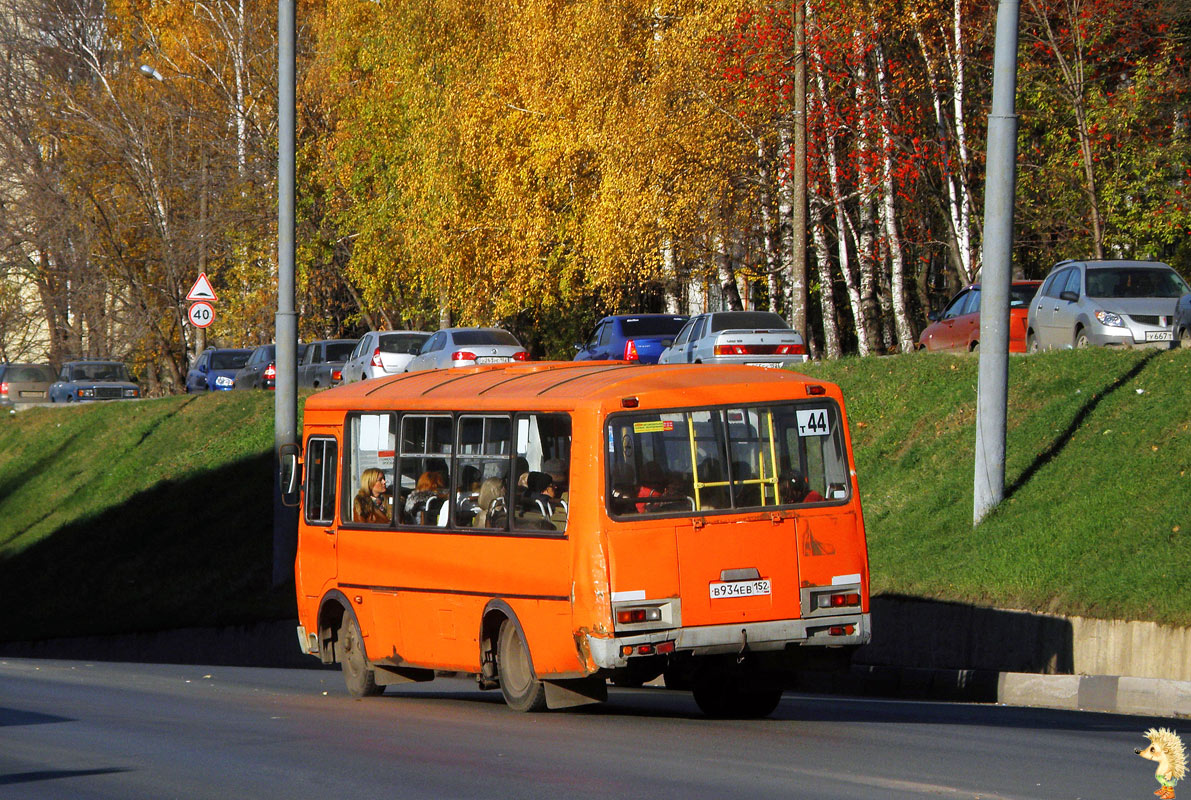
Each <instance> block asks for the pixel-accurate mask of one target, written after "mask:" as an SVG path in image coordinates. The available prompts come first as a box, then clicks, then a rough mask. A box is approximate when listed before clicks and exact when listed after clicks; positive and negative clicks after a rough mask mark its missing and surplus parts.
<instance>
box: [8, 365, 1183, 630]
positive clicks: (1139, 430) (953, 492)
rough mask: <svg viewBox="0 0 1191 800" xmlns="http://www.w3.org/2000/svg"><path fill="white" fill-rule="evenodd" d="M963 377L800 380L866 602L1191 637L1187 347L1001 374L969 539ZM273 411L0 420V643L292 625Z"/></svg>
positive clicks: (157, 410)
mask: <svg viewBox="0 0 1191 800" xmlns="http://www.w3.org/2000/svg"><path fill="white" fill-rule="evenodd" d="M977 367H978V364H977V360H976V359H975V358H971V357H955V356H936V355H929V354H915V355H906V356H898V357H894V358H868V359H848V360H844V361H839V362H832V363H820V364H808V365H806V367H805V368H804V372H806V373H807V374H809V375H812V376H818V377H820V378H822V379H824V380H830V381H834V382H837V383H839V384H840V385H841V386H842V387H843V390H844V396H845V398H846V401H847V406H848V415H849V422H850V425H851V431H852V436H853V441H854V444H855V447H856V462H857V470H858V473H859V483H860V492H861V500H862V502H863V505H864V512H865V522H866V525H867V530H868V541H869V548H870V565H871V573H872V583H873V590H874V592H884V593H896V594H905V595H914V596H920V597H930V598H939V599H948V600H956V601H962V602H972V603H979V604H988V605H994V606H999V607H1007V608H1020V609H1032V610H1041V611H1049V612H1056V613H1068V614H1084V615H1090V616H1099V617H1107V618H1121V619H1147V620H1153V621H1157V622H1163V623H1170V624H1178V625H1188V624H1191V591H1188V589H1187V587H1188V586H1191V548H1189V547H1188V545H1189V544H1191V542H1189V540H1188V529H1189V527H1191V522H1189V521H1188V519H1187V516H1188V509H1191V395H1189V394H1188V391H1187V389H1188V387H1189V386H1191V351H1189V350H1183V351H1176V352H1159V351H1148V352H1111V351H1105V350H1088V351H1080V352H1062V353H1047V354H1042V355H1037V356H1030V357H1014V358H1012V359H1010V386H1009V432H1008V441H1007V464H1006V500H1005V502H1004V503H1003V504H1002V505H1001V506H1000V507H999V508H998V509H997V510H996V511H995V512H994V513H992V514H991V515H990V516H989V517H988V518H987V519H986V520H985V521H984V522H983V523H981V525H980V526H978V527H973V525H972V522H971V519H972V484H973V450H974V446H975V430H974V424H975V405H976V377H977ZM272 413H273V398H272V395H271V394H266V393H263V392H262V393H255V392H232V393H227V394H222V393H221V394H219V395H213V396H200V397H175V398H167V399H162V400H146V401H140V402H134V403H114V404H95V405H88V406H76V407H71V408H47V409H38V410H33V411H24V412H21V413H20V414H16V415H13V416H7V417H3V418H0V582H2V583H0V585H3V586H4V597H5V599H6V600H7V603H6V606H7V607H8V609H9V619H8V620H7V621H6V624H5V625H4V626H3V628H2V629H0V639H26V638H42V637H50V636H62V635H73V634H84V633H109V632H120V631H134V630H154V629H163V628H171V627H183V626H191V625H223V624H235V623H243V622H251V621H255V620H261V619H278V618H283V617H286V616H290V615H292V614H293V613H294V612H293V599H292V586H282V587H272V586H271V585H270V574H271V563H270V559H271V554H272V513H273V512H272V477H271V474H270V473H271V455H270V451H271V447H272V440H273V424H272ZM14 609H19V611H15V612H14Z"/></svg>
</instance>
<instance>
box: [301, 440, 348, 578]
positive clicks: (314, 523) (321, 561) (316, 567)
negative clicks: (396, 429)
mask: <svg viewBox="0 0 1191 800" xmlns="http://www.w3.org/2000/svg"><path fill="white" fill-rule="evenodd" d="M338 464H339V443H338V442H337V441H336V440H335V438H334V436H333V435H327V434H322V433H318V432H314V433H313V434H312V435H311V436H310V438H308V439H307V440H306V461H305V466H306V469H305V479H306V481H305V483H306V486H305V493H304V496H303V502H302V509H301V520H300V521H299V523H298V557H297V562H296V565H295V578H296V579H297V581H298V587H299V591H300V592H301V594H302V595H304V596H305V597H308V598H312V599H315V600H317V599H318V598H321V597H322V596H323V594H324V593H325V592H326V591H327V589H329V588H331V587H332V586H333V585H334V584H335V578H336V575H337V573H338V565H337V560H336V546H337V536H338V533H337V529H336V526H335V501H336V494H337V492H336V489H337V487H338V480H337V476H338V473H339V470H338Z"/></svg>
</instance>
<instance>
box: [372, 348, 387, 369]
mask: <svg viewBox="0 0 1191 800" xmlns="http://www.w3.org/2000/svg"><path fill="white" fill-rule="evenodd" d="M369 363H371V365H372V366H374V367H384V365H385V362H383V361H381V359H380V348H379V347H378V348H376V349H375V350H373V351H372V361H371V362H369Z"/></svg>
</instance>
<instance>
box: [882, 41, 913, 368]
mask: <svg viewBox="0 0 1191 800" xmlns="http://www.w3.org/2000/svg"><path fill="white" fill-rule="evenodd" d="M876 56H877V65H876V67H877V68H876V79H877V97H878V100H879V101H880V111H881V113H880V114H879V115H878V118H879V119H880V127H881V166H882V169H881V190H882V191H881V197H882V204H881V208H882V214H881V216H882V217H883V218H884V228H885V241H886V247H888V249H889V270H890V274H889V292H890V296H891V298H890V299H891V304H892V306H893V324H894V329H895V330H896V332H897V345H898V349H899V350H900V351H901V352H903V353H909V352H912V351H913V350H914V331H913V330H912V329H911V327H910V320H909V318H908V317H907V316H906V288H905V274H906V266H905V258H904V256H903V255H902V243H901V234H900V233H899V232H898V229H897V219H896V218H895V216H894V215H895V214H896V208H895V207H894V186H893V136H892V133H891V131H890V130H889V126H890V119H891V115H892V109H891V108H890V104H889V89H888V86H887V76H886V66H885V52H884V50H883V49H882V47H881V44H880V40H878V41H877V46H876Z"/></svg>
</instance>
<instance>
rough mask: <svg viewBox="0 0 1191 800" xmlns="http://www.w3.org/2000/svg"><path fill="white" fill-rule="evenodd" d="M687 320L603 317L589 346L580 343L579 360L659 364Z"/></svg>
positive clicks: (669, 316)
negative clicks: (666, 344) (668, 344)
mask: <svg viewBox="0 0 1191 800" xmlns="http://www.w3.org/2000/svg"><path fill="white" fill-rule="evenodd" d="M686 321H687V317H685V316H683V315H680V314H620V315H617V316H613V317H604V318H603V319H602V320H600V322H599V324H598V325H596V327H595V330H594V331H592V334H591V336H589V337H588V338H587V343H586V344H577V345H575V349H576V350H578V351H579V352H578V353H576V354H575V360H576V361H636V362H639V363H641V364H656V363H657V361H658V356H660V355H661V354H662V351H663V350H665V349H666V348H665V347H664V346H663V345H662V342H664V341H669V340H672V339H673V338H674V336H675V334H677V333H678V331H679V330H681V329H682V326H683V324H684V323H686Z"/></svg>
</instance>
